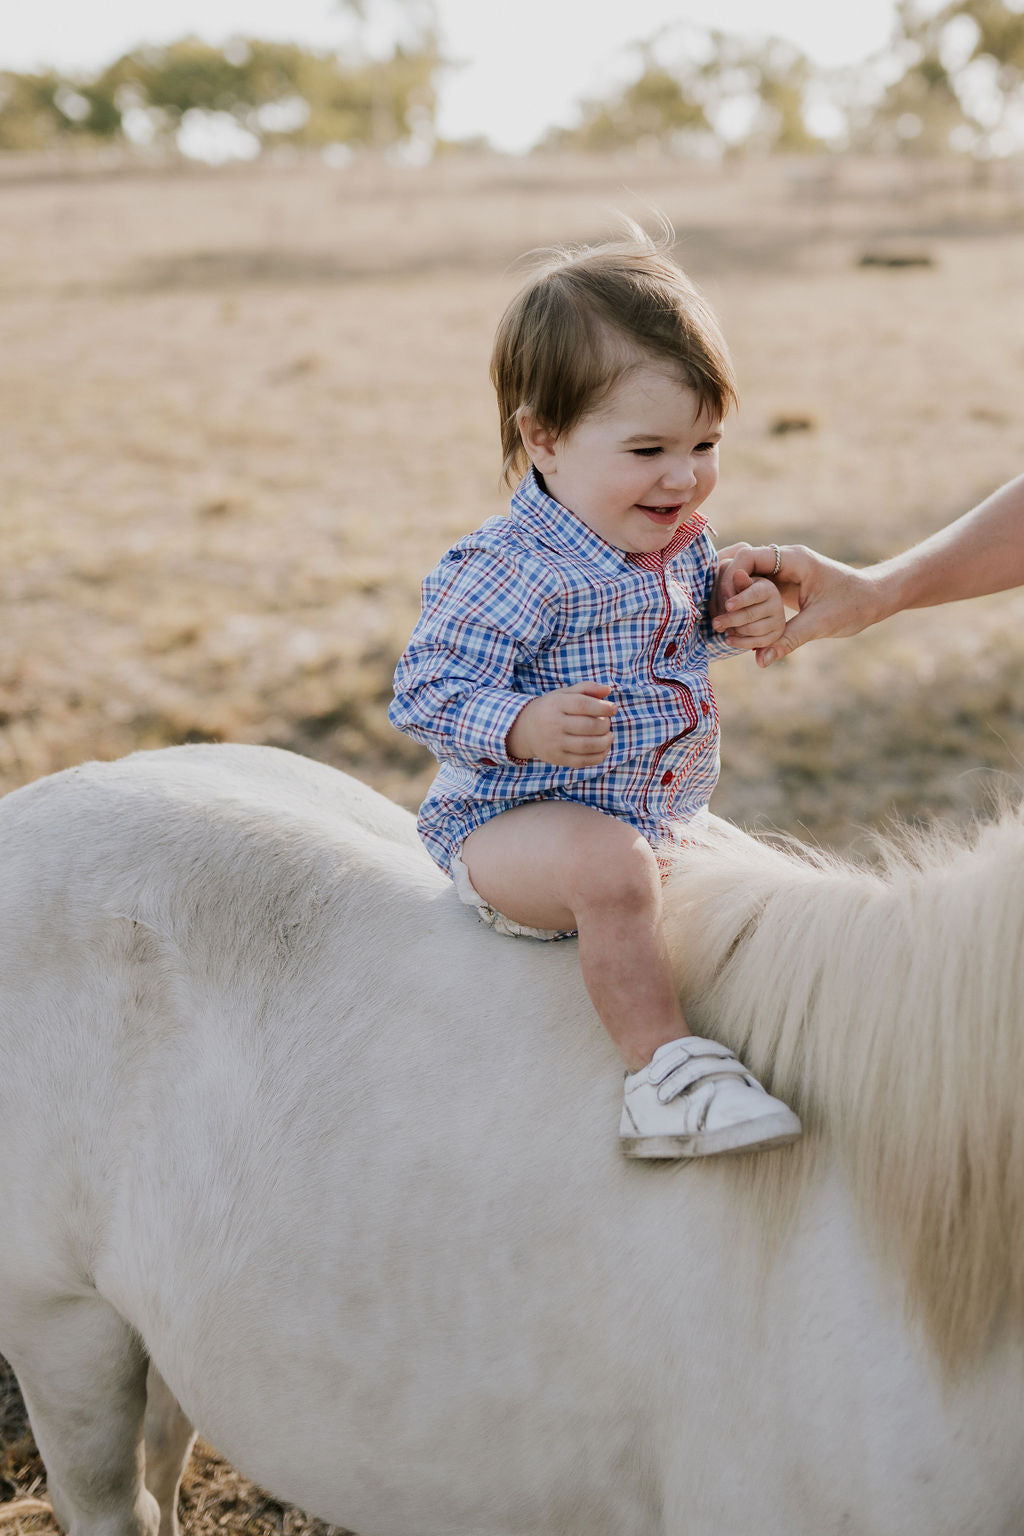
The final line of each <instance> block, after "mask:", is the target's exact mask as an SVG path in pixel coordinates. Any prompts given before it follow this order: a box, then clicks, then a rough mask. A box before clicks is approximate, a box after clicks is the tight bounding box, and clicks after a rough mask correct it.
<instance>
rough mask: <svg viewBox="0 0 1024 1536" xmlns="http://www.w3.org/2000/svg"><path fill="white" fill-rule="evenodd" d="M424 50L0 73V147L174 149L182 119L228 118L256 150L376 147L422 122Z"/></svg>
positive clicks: (143, 57) (137, 58)
mask: <svg viewBox="0 0 1024 1536" xmlns="http://www.w3.org/2000/svg"><path fill="white" fill-rule="evenodd" d="M438 65H439V56H438V54H437V51H436V48H435V47H434V45H433V43H432V42H430V43H428V44H425V45H423V46H420V47H418V48H409V47H407V46H404V45H401V44H399V45H397V46H396V47H395V49H394V51H393V52H392V54H391V55H390V57H388V58H384V59H360V60H353V61H346V60H344V59H343V58H340V57H339V56H338V55H336V54H333V53H326V52H324V53H320V52H315V51H313V50H311V49H308V48H303V47H300V46H299V44H297V43H272V42H260V41H258V40H256V39H252V40H249V39H241V38H239V39H235V40H233V41H232V42H230V43H228V44H226V45H225V46H224V47H223V48H216V47H213V46H211V45H210V44H209V43H204V42H201V41H199V39H198V38H194V37H186V38H183V39H182V40H181V41H179V42H176V43H170V44H167V45H165V46H163V47H152V48H139V49H137V50H135V51H134V52H132V53H126V54H125V55H124V56H123V57H122V58H120V59H117V60H116V61H115V62H114V63H113V64H111V65H109V66H108V68H107V69H105V70H103V72H102V73H101V74H98V75H95V76H93V77H92V78H90V79H68V78H66V77H64V76H62V75H60V74H58V73H57V72H56V71H54V70H47V71H45V72H44V73H41V74H36V75H29V74H12V73H9V72H5V73H0V149H8V150H12V149H13V150H17V149H36V150H38V149H48V148H50V147H52V146H53V145H54V144H56V143H59V142H60V141H62V140H65V141H66V140H69V139H75V138H78V139H83V138H88V139H96V140H107V141H112V140H117V139H128V140H133V141H135V142H137V143H154V142H155V143H161V142H167V143H173V142H175V140H176V138H177V135H178V133H179V131H180V130H181V128H182V125H183V124H184V123H185V122H186V121H187V119H188V116H189V114H197V113H199V114H215V115H220V116H222V117H227V118H230V119H231V120H232V121H233V122H234V123H236V124H237V125H238V127H239V128H240V129H242V130H244V131H245V132H246V133H247V134H249V135H251V136H252V138H253V139H254V140H255V141H256V145H257V147H259V148H262V147H266V146H269V145H272V144H280V143H290V144H318V145H319V144H332V143H340V144H348V145H352V146H373V147H378V148H380V147H387V146H389V145H393V144H397V143H400V142H403V141H405V140H407V139H408V138H410V137H411V136H412V135H413V134H414V133H416V132H417V131H418V130H420V129H421V128H422V127H423V125H425V124H426V125H429V124H431V123H432V122H433V117H434V109H435V76H436V73H437V69H438Z"/></svg>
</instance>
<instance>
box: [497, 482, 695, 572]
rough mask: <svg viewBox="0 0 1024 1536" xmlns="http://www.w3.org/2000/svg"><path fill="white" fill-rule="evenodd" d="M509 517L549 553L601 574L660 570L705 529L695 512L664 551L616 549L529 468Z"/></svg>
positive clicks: (681, 526)
mask: <svg viewBox="0 0 1024 1536" xmlns="http://www.w3.org/2000/svg"><path fill="white" fill-rule="evenodd" d="M510 515H511V517H512V521H513V522H514V523H518V524H519V525H520V526H521V527H526V528H527V529H529V532H530V534H531V535H532V536H533V537H534V538H535V539H536V540H537V541H538V542H539V543H541V544H546V545H547V546H548V547H549V548H550V549H554V550H558V551H559V552H564V551H565V550H567V549H568V550H570V551H571V552H572V553H573V554H575V555H580V556H581V557H582V558H584V559H586V560H591V561H593V562H594V563H595V564H596V565H599V566H602V567H603V568H604V569H605V570H614V571H621V570H622V567H623V566H624V565H625V566H631V565H633V566H636V565H639V566H642V567H643V569H644V570H652V571H657V570H663V569H664V567H665V565H666V564H667V563H668V561H669V560H671V559H672V558H673V556H674V555H677V554H678V553H679V551H680V550H682V549H685V548H686V546H687V545H688V544H692V543H693V541H694V539H696V538H699V536H700V535H701V534H702V533H703V531H704V529H705V527H706V526H707V518H706V517H705V516H704V514H703V513H702V512H695V513H694V514H693V516H692V517H690V518H687V520H686V522H684V523H680V525H679V527H678V528H677V529H676V531H675V533H674V534H673V535H672V537H671V539H670V540H669V542H668V544H667V545H666V546H665V548H664V549H661V550H655V551H652V552H651V553H650V554H634V553H633V552H632V551H630V550H625V549H619V548H618V547H617V545H615V544H609V542H608V540H607V539H602V537H601V535H600V534H599V533H595V532H594V530H593V529H592V528H588V526H587V524H586V523H585V522H583V520H582V518H579V517H577V516H576V514H575V512H570V511H569V509H568V508H567V507H563V506H562V504H561V502H560V501H556V500H555V498H554V497H553V496H549V495H548V493H547V491H545V490H544V488H543V486H542V485H541V482H540V477H539V475H538V474H537V471H536V470H535V469H534V468H533V467H532V465H531V467H530V469H529V470H528V471H527V473H526V474H525V475H524V476H523V479H522V480H521V481H520V482H519V484H518V486H517V487H516V489H515V491H514V492H513V495H512V506H511V512H510Z"/></svg>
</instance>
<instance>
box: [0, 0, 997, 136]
mask: <svg viewBox="0 0 1024 1536" xmlns="http://www.w3.org/2000/svg"><path fill="white" fill-rule="evenodd" d="M391 3H392V5H393V6H394V7H395V8H396V10H397V11H398V12H400V13H401V14H402V15H403V17H404V18H405V20H406V21H409V19H410V18H412V21H413V25H412V26H411V28H410V27H407V28H406V33H405V36H404V39H403V40H402V41H401V42H398V43H394V44H393V45H392V47H391V50H390V52H389V53H386V54H385V55H383V56H370V55H369V54H368V53H367V52H366V50H365V49H357V50H355V51H353V52H352V53H350V54H349V55H345V54H343V53H333V52H318V51H316V50H312V49H309V48H304V47H302V46H300V45H299V44H297V43H274V42H261V41H259V40H256V39H236V40H234V41H232V42H229V43H227V44H226V45H225V46H223V47H219V48H218V47H214V46H212V45H210V44H208V43H205V42H201V41H200V40H198V39H197V38H194V37H188V38H184V39H182V40H180V41H178V42H175V43H170V44H166V45H163V46H160V47H145V48H139V49H136V50H134V51H133V52H131V53H128V54H125V55H124V56H123V57H122V58H120V59H117V60H116V61H115V62H114V63H113V64H111V65H109V66H108V67H107V68H106V69H104V70H102V71H101V72H99V73H97V74H94V75H91V76H89V77H76V78H72V77H69V76H65V75H62V74H60V73H58V72H57V71H55V70H46V71H43V72H41V73H39V74H15V73H13V72H10V71H6V72H2V71H0V150H39V149H48V148H51V147H53V146H55V145H59V144H61V143H66V142H68V141H72V140H75V139H79V140H90V141H93V142H96V141H104V140H105V141H108V142H114V141H118V140H121V141H124V140H128V141H132V142H135V143H155V144H172V145H173V144H178V145H179V146H180V145H182V143H183V140H182V131H183V129H185V128H187V127H188V125H189V123H190V122H193V123H194V121H195V120H196V119H197V118H198V119H202V120H204V121H207V122H209V121H210V120H211V119H212V120H215V121H220V122H222V123H223V122H227V123H229V124H230V125H232V126H233V127H234V128H235V129H236V130H237V131H238V132H239V133H241V134H243V135H245V136H246V139H247V142H248V143H249V144H250V145H251V152H252V153H257V152H258V151H259V150H260V149H262V148H264V147H268V146H272V145H275V144H283V143H287V144H295V145H327V144H344V145H347V146H351V147H354V148H361V147H362V148H378V149H379V148H389V147H393V146H396V145H402V144H408V143H409V142H410V141H415V140H419V142H420V143H421V144H424V145H429V144H432V142H433V136H434V128H435V115H436V105H437V78H438V74H439V72H440V70H441V69H442V68H444V67H445V66H446V61H445V59H444V58H443V56H442V53H441V50H440V47H439V42H438V34H437V29H436V25H435V19H434V11H433V4H432V0H391ZM381 4H382V0H341V5H342V8H343V9H345V10H347V11H348V12H349V14H350V15H351V16H352V17H353V18H354V19H355V21H356V23H357V24H358V25H359V26H363V25H365V24H366V22H367V21H368V18H369V17H370V14H371V13H372V12H374V11H375V8H378V9H379V7H380V5H381ZM1018 5H1019V0H947V3H946V4H945V5H943V6H942V7H941V9H939V10H938V11H932V10H929V11H928V12H926V11H925V9H924V8H923V6H922V4H921V0H897V5H896V21H895V27H894V32H893V37H892V40H891V42H890V45H889V47H888V48H887V49H885V50H884V51H883V53H882V54H880V55H877V56H876V57H874V58H872V59H868V60H865V61H864V62H863V63H862V64H859V65H856V66H853V67H850V68H848V69H845V70H838V71H825V70H821V69H818V68H817V67H816V66H814V65H813V64H812V62H811V61H810V60H809V59H808V58H807V57H806V56H805V55H804V54H803V53H801V51H800V50H799V49H798V48H797V47H796V46H795V45H794V44H792V43H788V42H784V41H782V40H781V39H778V38H767V39H764V38H761V39H750V38H744V37H738V36H735V35H732V34H729V33H725V32H721V31H717V30H715V29H698V28H695V27H693V26H689V25H687V24H681V25H680V26H670V27H667V28H663V29H662V30H661V32H659V33H658V34H656V35H655V36H654V37H653V38H651V39H650V40H648V41H646V42H644V43H640V44H637V45H636V52H637V55H638V65H639V68H638V70H637V72H636V74H635V76H634V78H633V79H632V80H631V81H630V82H629V83H628V84H626V85H624V86H623V87H621V88H620V89H618V90H616V91H614V92H612V94H611V95H609V96H607V97H606V98H604V99H602V100H597V101H587V102H584V103H583V104H582V106H581V109H580V114H579V121H578V123H577V125H576V126H574V127H571V128H559V129H555V130H552V132H551V133H550V134H549V135H548V136H547V138H546V139H545V141H544V142H543V144H542V145H541V146H539V147H541V148H558V149H583V150H595V151H604V152H607V151H609V150H616V149H633V148H636V147H637V146H645V147H654V148H657V149H665V150H672V151H677V152H683V153H702V154H719V153H721V152H722V150H723V149H728V150H733V151H758V152H764V153H777V152H783V153H785V152H807V151H815V150H823V149H839V150H852V151H855V152H860V153H874V152H883V153H892V152H897V151H898V152H906V151H921V152H926V153H929V154H934V153H939V152H945V151H949V150H952V151H959V152H967V153H971V154H974V155H976V156H979V157H988V156H993V155H1001V154H1007V153H1011V152H1012V151H1013V150H1015V149H1020V148H1021V147H1022V146H1024V9H1019V8H1017V7H1018ZM417 7H418V8H417Z"/></svg>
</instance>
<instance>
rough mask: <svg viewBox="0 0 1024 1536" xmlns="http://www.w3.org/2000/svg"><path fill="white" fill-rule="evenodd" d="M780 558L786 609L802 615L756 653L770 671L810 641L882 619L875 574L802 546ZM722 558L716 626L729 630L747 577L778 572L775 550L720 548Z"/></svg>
mask: <svg viewBox="0 0 1024 1536" xmlns="http://www.w3.org/2000/svg"><path fill="white" fill-rule="evenodd" d="M781 557H782V563H781V565H780V566H779V570H778V574H777V576H776V577H775V583H776V586H777V587H778V589H779V591H780V592H781V594H782V600H783V602H784V603H785V605H786V607H787V608H790V609H793V608H796V609H797V610H798V612H797V613H796V614H795V615H794V617H793V618H791V619H790V621H789V623H788V624H787V625H786V628H785V632H784V634H783V635H782V637H781V639H779V640H777V641H775V643H774V644H773V645H769V646H767V647H765V649H764V650H760V651H758V653H757V664H758V666H759V667H770V666H771V664H772V662H774V661H778V660H779V659H780V658H781V657H783V656H788V655H789V654H790V652H791V651H795V650H796V648H797V646H799V645H803V644H804V643H805V642H806V641H808V640H819V639H822V638H823V637H825V636H834V637H836V638H838V637H840V636H846V635H856V634H859V633H860V631H861V630H862V629H865V628H866V627H867V625H869V624H872V623H874V622H875V621H876V619H878V618H880V617H881V613H880V611H879V604H878V596H877V584H876V578H875V576H874V574H873V572H872V571H871V570H867V571H857V570H854V569H853V567H852V566H849V565H843V564H841V562H840V561H838V560H829V559H828V558H827V557H826V556H825V555H819V554H818V553H817V552H816V551H815V550H813V549H807V548H806V547H805V546H804V545H802V544H784V545H783V546H782V549H781ZM719 558H720V560H721V563H722V568H721V574H720V579H719V605H720V607H721V609H722V613H721V615H720V616H719V617H718V618H716V619H714V620H712V623H713V626H714V628H715V629H716V630H717V631H724V630H727V629H728V628H729V615H730V614H731V613H733V612H735V611H736V610H737V609H739V608H741V606H742V595H741V594H742V589H743V587H744V585H745V581H746V579H747V578H749V577H750V576H752V575H755V574H756V575H759V576H770V575H771V573H772V571H773V570H774V569H775V560H776V546H775V545H760V546H751V545H749V544H734V545H732V546H730V548H728V549H724V550H722V551H721V554H720V557H719Z"/></svg>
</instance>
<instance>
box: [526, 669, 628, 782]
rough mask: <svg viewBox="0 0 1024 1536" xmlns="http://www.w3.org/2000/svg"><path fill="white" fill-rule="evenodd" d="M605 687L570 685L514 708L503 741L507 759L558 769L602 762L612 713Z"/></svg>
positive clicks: (614, 707)
mask: <svg viewBox="0 0 1024 1536" xmlns="http://www.w3.org/2000/svg"><path fill="white" fill-rule="evenodd" d="M611 691H612V690H611V685H610V684H609V683H576V684H574V685H573V687H572V688H556V689H555V690H554V692H553V693H541V694H538V695H537V697H536V698H535V699H531V700H530V702H529V704H527V705H526V707H525V708H524V709H522V710H520V712H519V714H518V716H517V717H516V722H515V724H514V725H513V727H512V729H511V730H510V731H509V733H508V736H507V737H506V739H505V746H506V749H507V751H508V754H509V756H510V757H522V758H539V759H540V761H541V762H542V763H553V764H554V765H555V766H556V767H559V768H590V767H593V766H594V765H595V764H597V763H603V762H604V760H605V758H606V757H607V756H608V753H609V752H610V751H611V747H612V716H613V715H614V714H615V711H616V710H617V709H618V707H619V706H618V705H617V704H612V703H611V702H610V701H609V699H608V695H609V694H610V693H611Z"/></svg>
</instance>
